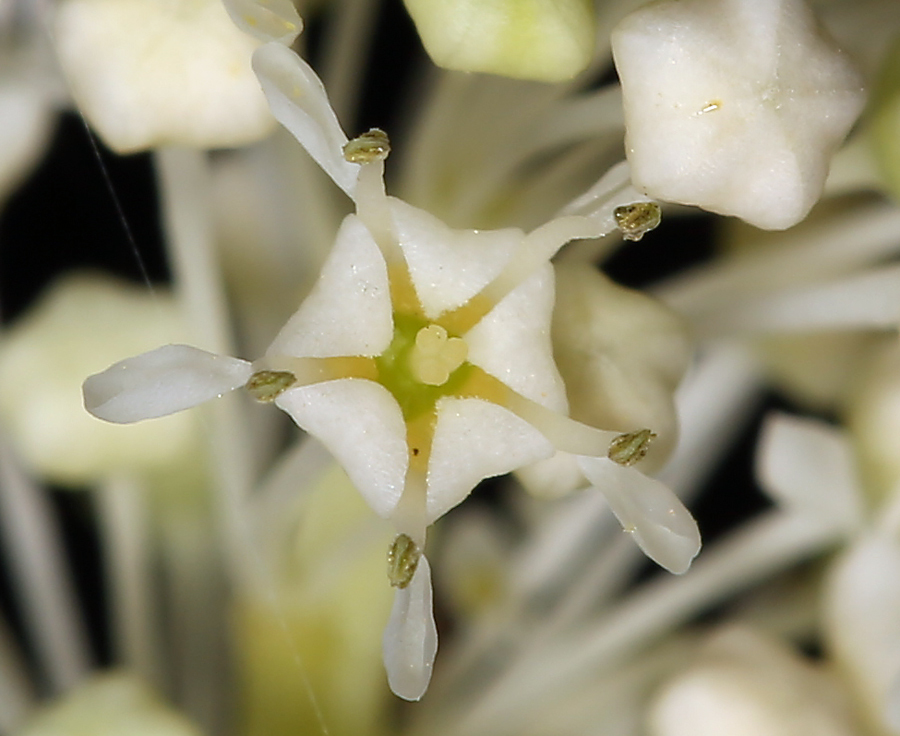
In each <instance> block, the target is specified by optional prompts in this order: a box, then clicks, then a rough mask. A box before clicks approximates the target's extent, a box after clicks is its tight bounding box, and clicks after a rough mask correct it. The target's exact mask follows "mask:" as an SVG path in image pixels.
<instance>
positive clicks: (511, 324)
mask: <svg viewBox="0 0 900 736" xmlns="http://www.w3.org/2000/svg"><path fill="white" fill-rule="evenodd" d="M553 303H554V276H553V267H552V266H551V265H550V264H549V263H548V264H547V265H545V266H544V267H542V268H541V269H540V270H539V271H538V272H537V273H536V274H535V275H534V276H532V277H531V278H530V279H528V280H527V281H525V282H524V283H523V284H520V285H519V286H518V287H517V288H515V289H514V290H513V291H511V292H510V293H509V294H508V295H507V296H506V297H505V298H504V299H502V300H501V301H500V303H499V304H497V305H496V306H495V307H494V308H493V309H492V310H491V311H490V312H488V313H487V314H486V315H485V317H484V319H482V320H481V321H480V322H479V323H478V324H477V325H475V327H473V328H472V329H471V330H469V332H467V333H466V335H465V340H466V344H467V345H468V346H469V358H468V360H469V362H470V363H472V364H473V365H477V366H478V367H479V368H483V369H484V370H485V371H486V372H487V373H490V374H491V375H492V376H494V377H495V378H499V379H500V380H501V381H503V383H505V384H506V385H507V386H509V387H510V388H511V389H513V390H514V391H517V392H519V393H520V394H522V395H523V396H525V397H527V398H529V399H531V400H532V401H536V402H537V403H538V404H542V405H543V406H546V407H547V408H549V409H553V410H554V411H558V412H562V413H565V412H566V411H567V409H568V404H567V403H566V389H565V386H564V385H563V381H562V378H561V377H560V375H559V371H558V370H557V369H556V363H555V362H554V360H553V346H552V344H551V342H550V320H551V318H552V316H553Z"/></svg>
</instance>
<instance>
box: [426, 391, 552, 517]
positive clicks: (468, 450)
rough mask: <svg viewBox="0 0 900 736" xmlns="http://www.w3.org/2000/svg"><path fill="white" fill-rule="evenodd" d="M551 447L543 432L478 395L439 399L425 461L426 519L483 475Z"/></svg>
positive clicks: (458, 498)
mask: <svg viewBox="0 0 900 736" xmlns="http://www.w3.org/2000/svg"><path fill="white" fill-rule="evenodd" d="M553 452H554V448H553V445H552V444H551V443H550V442H549V441H548V440H547V439H546V438H545V437H544V435H542V434H541V433H540V432H538V431H537V430H536V429H535V428H534V427H532V426H531V425H530V424H529V423H528V422H526V421H525V420H523V419H520V418H519V417H517V416H516V415H515V414H513V413H512V412H511V411H509V410H507V409H504V408H503V407H502V406H498V405H497V404H492V403H491V402H489V401H482V400H481V399H456V398H449V397H447V398H443V399H441V400H440V401H439V402H438V406H437V424H436V426H435V429H434V440H433V442H432V446H431V457H430V458H429V461H428V503H427V510H428V519H427V523H429V524H431V523H433V522H434V521H435V520H437V519H438V518H440V517H441V516H443V515H444V514H445V513H447V512H448V511H449V510H450V509H452V508H453V507H454V506H456V505H457V504H458V503H460V501H462V500H463V499H464V498H465V497H466V496H468V495H469V493H471V491H472V489H473V488H474V487H475V486H476V485H477V484H478V483H479V482H480V481H481V480H483V479H484V478H490V477H493V476H495V475H502V474H503V473H508V472H509V471H511V470H514V469H515V468H518V467H520V466H522V465H525V464H527V463H531V462H534V461H535V460H540V459H542V458H546V457H550V455H552V454H553Z"/></svg>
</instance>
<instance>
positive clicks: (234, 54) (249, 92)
mask: <svg viewBox="0 0 900 736" xmlns="http://www.w3.org/2000/svg"><path fill="white" fill-rule="evenodd" d="M239 13H240V8H238V11H236V14H239ZM297 23H298V26H297V28H296V32H295V33H294V36H296V33H299V31H300V27H299V18H298V19H297ZM283 33H284V31H283V30H282V34H283ZM55 36H56V48H57V53H58V54H59V59H60V64H61V65H62V69H63V73H64V75H65V76H66V78H67V81H68V83H69V85H70V87H71V91H72V96H73V97H74V98H75V101H76V103H77V104H78V106H79V108H80V111H81V112H82V113H83V114H84V116H85V117H86V118H87V120H88V121H89V122H90V123H91V125H92V126H93V127H94V128H95V129H96V130H97V132H98V133H99V134H100V136H101V137H102V138H103V141H104V142H105V143H106V144H107V145H108V146H109V147H110V148H112V149H113V150H115V151H117V152H119V153H128V152H132V151H137V150H141V149H145V148H149V147H154V146H161V145H182V146H198V147H204V148H215V147H220V148H221V147H229V146H238V145H243V144H246V143H250V142H252V141H255V140H259V139H260V138H262V137H264V136H266V135H268V134H269V133H271V132H272V130H273V129H274V121H273V120H272V116H271V114H270V113H269V111H268V110H267V108H266V103H265V99H263V97H262V95H260V93H259V85H258V84H257V83H256V79H255V78H254V76H253V72H252V71H251V69H250V56H251V54H252V52H253V50H254V49H255V48H256V47H257V46H259V41H257V40H254V39H253V38H251V37H250V36H248V35H246V34H245V33H242V32H241V31H240V30H239V29H238V28H236V27H235V25H234V23H233V22H232V21H231V20H230V19H229V17H228V14H227V13H226V12H225V8H223V6H222V2H221V0H174V1H170V2H161V1H160V0H66V1H65V2H62V3H60V4H59V9H58V11H57V16H56V19H55Z"/></svg>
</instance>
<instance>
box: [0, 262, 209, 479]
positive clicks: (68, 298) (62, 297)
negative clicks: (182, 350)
mask: <svg viewBox="0 0 900 736" xmlns="http://www.w3.org/2000/svg"><path fill="white" fill-rule="evenodd" d="M185 333H186V327H185V326H184V324H183V322H182V319H181V317H180V314H179V312H178V310H177V308H176V306H175V304H174V302H173V301H172V299H171V297H170V296H169V295H168V294H166V293H164V292H161V291H160V292H157V293H155V294H147V292H146V290H143V289H138V288H136V287H130V286H127V285H125V284H123V283H121V282H117V281H115V280H113V279H111V278H108V277H102V276H99V275H78V276H70V277H68V278H67V279H65V280H63V281H60V282H58V283H57V284H56V285H55V286H53V287H51V289H50V290H49V291H48V292H47V294H46V295H45V296H44V297H43V298H42V300H41V301H40V302H39V303H38V304H37V305H36V306H35V307H34V308H33V310H32V311H31V312H30V313H28V314H27V315H25V316H23V317H22V318H21V319H20V320H19V321H18V322H17V323H15V324H14V325H13V326H12V327H11V328H10V329H9V331H8V332H7V333H6V334H5V335H4V336H3V339H2V341H0V417H2V420H3V423H4V427H5V428H6V430H7V432H8V433H9V436H10V438H11V439H12V441H13V442H14V443H15V445H16V446H17V448H18V450H19V451H20V452H21V454H22V456H23V458H25V460H26V461H27V462H28V463H29V464H30V465H31V466H32V467H33V468H35V469H36V470H37V471H38V472H40V473H41V474H43V475H45V476H46V477H48V478H50V479H52V480H54V481H56V482H58V483H62V484H66V485H80V484H84V483H91V482H95V481H96V480H98V479H99V478H103V477H106V476H107V475H108V474H110V473H114V472H116V471H118V470H135V469H138V470H140V469H143V470H147V469H151V468H160V467H163V466H166V465H169V464H171V463H172V462H174V461H175V460H176V459H177V458H179V457H180V456H182V453H184V452H185V451H187V450H189V449H190V448H191V447H193V438H194V429H195V427H194V422H193V420H192V419H191V418H190V417H189V416H187V415H183V416H179V417H175V418H169V419H163V420H159V421H152V422H148V423H147V424H144V425H141V426H139V427H130V428H128V429H126V430H124V431H121V430H120V431H115V430H114V429H113V428H112V427H110V426H108V425H107V424H105V423H104V422H99V421H97V420H95V419H94V418H93V417H90V416H88V415H87V414H85V412H84V407H83V405H82V403H81V400H80V385H81V382H82V380H83V376H84V373H85V372H90V371H95V370H97V369H98V368H100V367H102V366H104V365H107V364H108V363H109V361H110V360H114V359H115V358H116V357H117V356H119V355H121V354H122V351H125V352H134V351H140V350H146V349H147V348H148V347H150V346H151V345H154V344H159V342H160V341H161V340H162V341H170V340H172V339H173V338H175V339H177V336H179V335H184V334H185Z"/></svg>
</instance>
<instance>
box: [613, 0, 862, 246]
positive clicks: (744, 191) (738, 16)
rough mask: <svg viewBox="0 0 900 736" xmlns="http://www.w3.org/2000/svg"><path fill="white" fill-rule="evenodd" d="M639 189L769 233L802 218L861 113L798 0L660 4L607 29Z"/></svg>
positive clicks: (849, 81) (851, 83)
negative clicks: (736, 217) (745, 222)
mask: <svg viewBox="0 0 900 736" xmlns="http://www.w3.org/2000/svg"><path fill="white" fill-rule="evenodd" d="M613 52H614V55H615V60H616V68H617V69H618V72H619V77H620V79H621V82H622V94H623V100H624V104H625V121H626V128H627V133H626V150H627V155H628V160H629V162H630V163H631V166H632V177H633V181H634V183H635V185H636V186H637V187H638V189H641V190H643V191H646V192H647V193H648V194H650V195H651V196H653V197H655V198H658V199H662V200H668V201H671V202H679V203H682V204H692V205H698V206H700V207H703V208H704V209H707V210H710V211H712V212H718V213H721V214H726V215H736V216H738V217H740V218H742V219H744V220H746V221H747V222H749V223H751V224H753V225H756V226H757V227H761V228H765V229H783V228H787V227H790V226H791V225H794V224H796V223H797V222H799V221H800V220H802V219H803V218H804V217H805V216H806V214H807V213H808V212H809V210H810V208H811V207H812V205H813V204H814V203H815V202H816V200H817V199H818V198H819V196H820V195H821V193H822V189H823V187H824V184H825V177H826V175H827V173H828V165H829V161H830V158H831V156H832V154H833V153H834V151H835V150H836V148H837V147H838V146H839V145H840V143H841V142H842V141H843V139H844V137H845V136H846V135H847V132H848V131H849V130H850V127H851V126H852V125H853V122H854V121H855V120H856V117H857V116H858V115H859V113H860V111H861V110H862V107H863V104H864V101H865V96H864V93H863V89H862V81H861V78H860V77H859V75H858V74H857V73H856V72H855V70H854V69H853V66H852V65H851V64H850V61H849V59H847V57H846V56H845V55H844V54H843V53H842V52H841V51H840V50H838V49H837V47H836V46H835V45H834V43H833V42H832V41H831V40H830V39H829V38H827V37H826V36H825V35H824V33H823V31H822V30H821V28H820V27H819V25H818V24H817V22H816V20H815V18H814V17H813V14H812V11H811V10H810V9H809V8H808V7H807V6H806V4H805V3H804V2H803V0H677V1H676V0H667V1H666V2H658V3H653V4H650V5H648V6H647V7H645V8H642V9H640V10H638V11H636V12H635V13H633V14H632V15H630V16H628V17H627V18H625V19H624V20H623V21H622V22H621V23H620V24H619V25H618V26H617V27H616V29H615V31H614V32H613Z"/></svg>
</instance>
